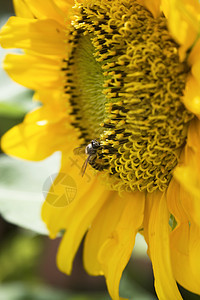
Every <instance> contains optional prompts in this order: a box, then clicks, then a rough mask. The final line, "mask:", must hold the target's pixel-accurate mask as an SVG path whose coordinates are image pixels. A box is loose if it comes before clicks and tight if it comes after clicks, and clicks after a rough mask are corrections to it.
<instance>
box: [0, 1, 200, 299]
mask: <svg viewBox="0 0 200 300" xmlns="http://www.w3.org/2000/svg"><path fill="white" fill-rule="evenodd" d="M14 5H15V9H16V13H17V17H11V18H10V19H9V20H8V22H7V24H6V25H5V26H4V27H3V29H2V30H1V33H0V42H1V45H2V46H3V47H5V48H6V47H7V48H21V49H23V53H22V54H17V55H16V54H15V55H10V54H9V55H8V56H7V57H6V58H5V61H4V68H5V69H6V70H7V72H8V73H9V75H10V76H11V77H12V78H13V79H14V80H16V81H17V82H19V83H20V84H23V85H24V86H26V87H28V88H31V89H34V90H35V91H36V93H35V95H34V99H37V100H39V101H40V102H41V103H42V105H41V107H39V108H38V109H36V110H35V111H33V112H31V113H29V114H28V115H27V116H26V117H25V119H24V122H23V123H22V124H20V125H18V126H16V127H14V128H13V129H11V130H10V131H9V132H8V133H6V135H5V136H4V137H3V139H2V146H3V149H4V151H5V152H6V153H8V154H10V155H13V156H17V157H21V158H24V159H29V160H41V159H44V158H45V157H47V156H49V155H51V154H52V153H53V152H55V151H61V152H62V163H61V172H60V174H59V175H58V177H57V178H56V180H55V182H58V181H59V182H61V184H60V185H59V186H56V185H55V184H54V185H53V186H52V187H51V188H50V191H49V193H48V195H47V200H46V202H45V203H44V206H43V209H42V218H43V220H44V221H45V222H46V224H47V226H48V229H49V231H50V236H51V237H52V238H55V237H56V236H57V234H58V233H59V232H60V231H61V230H62V232H64V237H63V240H62V243H61V246H60V248H59V252H58V259H57V262H58V266H59V268H60V269H61V270H62V271H63V272H65V273H67V274H69V273H70V272H71V269H72V263H73V259H74V256H75V254H76V251H77V249H78V247H79V245H80V243H81V240H82V239H83V237H84V236H85V244H84V264H85V268H86V270H87V271H88V272H89V273H90V274H92V275H104V276H105V277H106V282H107V286H108V290H109V293H110V295H111V297H112V299H116V300H117V299H119V295H118V288H119V282H120V278H121V275H122V272H123V270H124V268H125V266H126V265H127V263H128V261H129V259H130V256H131V252H132V249H133V246H134V243H135V236H136V234H137V232H141V233H142V234H143V235H144V237H145V240H146V242H147V244H148V247H149V250H148V253H149V256H150V258H151V261H152V266H153V271H154V276H155V288H156V292H157V294H158V297H159V298H160V299H164V300H168V299H176V300H177V299H182V298H181V295H180V293H179V290H178V288H177V285H176V281H178V282H179V283H180V284H181V285H183V286H184V287H185V288H187V289H189V290H191V291H193V292H195V293H199V292H200V291H199V287H200V282H199V278H200V273H199V270H200V267H199V263H197V262H199V251H200V246H199V243H197V241H198V240H199V236H200V234H199V232H200V231H199V226H200V218H199V211H200V207H199V203H200V196H199V195H200V191H199V186H200V171H199V170H200V160H199V157H200V144H199V143H200V122H199V117H200V96H199V95H200V75H199V67H200V55H199V53H200V40H199V36H200V29H199V28H200V26H199V16H200V4H199V1H198V0H189V1H186V0H169V1H165V0H162V1H156V0H131V1H130V0H97V1H93V0H83V1H82V0H81V1H76V2H75V3H74V1H72V0H71V1H67V0H43V1H40V2H37V1H36V0H14ZM177 24H178V25H177ZM74 149H83V151H84V157H85V162H84V164H83V167H82V175H84V176H83V177H81V176H80V173H81V172H79V170H81V167H80V165H79V163H77V160H76V159H75V158H74V156H73V150H74ZM75 152H76V151H75ZM72 157H73V158H72ZM88 165H90V166H91V167H92V169H94V170H95V172H94V173H95V174H98V176H91V177H89V180H88V176H87V175H88V174H87V172H86V171H87V170H86V168H87V167H88ZM75 167H76V168H75ZM68 172H70V176H71V177H72V178H75V181H76V184H77V193H76V197H75V199H74V200H73V201H70V204H69V205H67V206H65V207H61V206H60V207H56V208H55V207H54V206H53V205H50V204H52V203H54V200H55V194H56V195H57V196H58V197H60V198H59V199H61V200H63V190H64V189H63V184H64V181H62V178H66V176H62V175H63V174H64V175H66V173H67V174H68ZM99 178H100V179H101V180H99ZM88 182H89V183H90V184H89V183H88ZM105 186H106V187H107V188H105ZM122 192H123V196H124V197H123V199H122V197H120V196H119V194H122ZM61 202H62V201H61ZM62 203H64V202H62ZM169 216H170V217H169ZM169 224H170V232H169ZM63 229H64V231H63Z"/></svg>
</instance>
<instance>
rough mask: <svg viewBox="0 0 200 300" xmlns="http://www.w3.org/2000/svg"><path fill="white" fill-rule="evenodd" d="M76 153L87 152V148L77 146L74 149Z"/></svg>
mask: <svg viewBox="0 0 200 300" xmlns="http://www.w3.org/2000/svg"><path fill="white" fill-rule="evenodd" d="M73 152H74V154H75V155H82V154H85V148H84V147H77V148H75V149H74V150H73Z"/></svg>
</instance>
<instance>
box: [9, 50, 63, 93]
mask: <svg viewBox="0 0 200 300" xmlns="http://www.w3.org/2000/svg"><path fill="white" fill-rule="evenodd" d="M3 67H4V69H5V70H6V72H7V73H8V75H9V76H10V77H11V78H12V79H13V80H14V81H16V82H18V83H19V84H22V85H24V86H26V87H27V88H30V89H33V90H37V89H55V88H57V87H60V86H61V85H62V80H63V78H62V74H61V72H60V69H61V67H62V61H61V59H58V58H55V59H50V58H43V57H40V56H36V55H28V54H25V55H18V54H8V55H7V56H6V58H5V60H4V64H3Z"/></svg>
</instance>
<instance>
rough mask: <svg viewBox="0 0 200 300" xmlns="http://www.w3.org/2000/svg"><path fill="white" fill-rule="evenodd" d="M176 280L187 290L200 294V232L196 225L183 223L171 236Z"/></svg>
mask: <svg viewBox="0 0 200 300" xmlns="http://www.w3.org/2000/svg"><path fill="white" fill-rule="evenodd" d="M170 242H171V250H172V252H171V253H172V256H171V257H172V265H173V272H174V276H175V278H176V280H177V281H178V283H179V284H180V285H182V286H183V287H184V288H185V289H187V290H189V291H191V292H193V293H196V294H200V259H199V252H200V232H199V228H198V227H197V226H195V225H194V224H190V225H189V223H182V224H181V225H180V226H179V227H178V228H176V229H175V230H174V231H173V232H172V233H171V236H170Z"/></svg>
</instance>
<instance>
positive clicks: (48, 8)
mask: <svg viewBox="0 0 200 300" xmlns="http://www.w3.org/2000/svg"><path fill="white" fill-rule="evenodd" d="M15 1H16V2H17V0H15ZM23 2H24V3H25V4H26V5H27V6H28V7H29V10H30V11H31V12H32V14H33V15H34V17H35V18H36V19H53V20H55V21H57V22H58V23H60V24H62V25H64V24H65V17H66V16H65V14H64V12H63V11H62V10H61V9H60V8H59V7H58V6H57V5H56V3H55V1H53V0H42V1H35V0H24V1H23ZM25 4H24V6H25ZM16 8H17V12H18V11H19V6H17V7H16Z"/></svg>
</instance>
